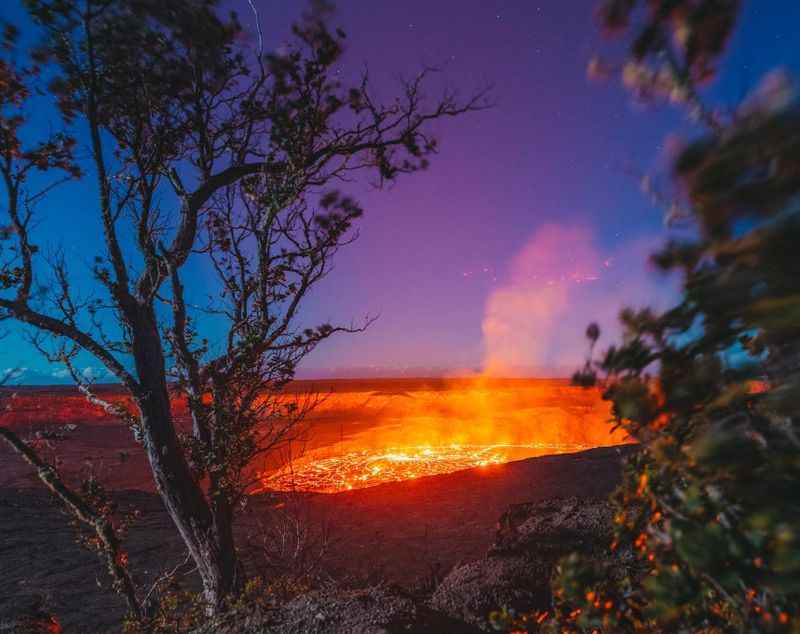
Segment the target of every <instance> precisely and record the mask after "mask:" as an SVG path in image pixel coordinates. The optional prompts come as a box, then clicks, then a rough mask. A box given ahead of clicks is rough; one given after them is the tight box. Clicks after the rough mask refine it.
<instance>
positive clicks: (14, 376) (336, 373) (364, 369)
mask: <svg viewBox="0 0 800 634" xmlns="http://www.w3.org/2000/svg"><path fill="white" fill-rule="evenodd" d="M574 371H575V368H573V367H560V368H558V367H556V368H546V367H535V366H518V367H512V368H509V369H507V370H505V371H504V372H503V374H502V375H499V374H498V375H497V376H498V378H565V377H569V376H571V375H572V373H573V372H574ZM82 373H83V375H84V376H85V377H86V378H87V379H89V380H90V381H91V382H92V383H95V384H115V383H118V381H116V380H115V377H114V376H112V375H111V374H109V373H108V372H107V371H106V370H105V369H103V368H98V367H96V366H88V367H86V368H84V369H83V370H82ZM5 375H9V380H8V381H7V385H8V386H13V385H28V386H49V385H73V381H72V378H71V377H70V376H69V375H68V374H67V373H66V372H64V371H63V370H61V369H59V368H54V369H53V370H52V371H50V372H48V371H47V370H41V369H31V368H19V369H12V368H6V369H0V379H2V378H3V377H4V376H5ZM480 375H481V370H480V368H478V367H473V368H458V367H443V366H369V365H367V366H348V367H338V368H299V369H298V371H297V374H296V377H295V378H297V379H299V380H319V379H325V380H329V379H402V378H415V379H416V378H419V379H424V378H437V379H438V378H448V377H459V378H469V377H477V376H480Z"/></svg>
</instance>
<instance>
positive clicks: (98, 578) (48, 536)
mask: <svg viewBox="0 0 800 634" xmlns="http://www.w3.org/2000/svg"><path fill="white" fill-rule="evenodd" d="M634 450H635V449H634V448H632V447H630V446H627V447H611V448H602V449H593V450H590V451H586V452H581V453H577V454H567V455H560V456H547V457H543V458H533V459H529V460H522V461H518V462H514V463H508V464H505V465H499V466H497V467H492V468H490V469H475V470H469V471H462V472H458V473H452V474H447V475H442V476H434V477H430V478H421V479H418V480H413V481H406V482H398V483H393V484H386V485H382V486H379V487H373V488H370V489H363V490H359V491H351V492H346V493H339V494H333V495H315V496H310V497H304V498H302V499H292V500H286V499H283V500H281V499H278V498H275V497H268V496H258V497H256V498H254V499H252V500H251V501H250V504H249V505H248V508H247V510H246V511H245V513H244V515H243V519H242V522H241V524H240V527H239V531H240V543H242V544H244V545H245V546H244V549H245V551H246V552H245V558H246V560H247V563H248V567H249V568H250V571H251V572H260V571H264V569H265V567H266V566H267V565H268V564H269V565H276V564H277V565H278V566H281V565H284V566H288V567H294V568H297V567H298V566H309V567H311V566H315V568H314V572H315V573H316V574H318V575H319V576H321V577H322V578H325V579H328V580H329V581H330V584H329V585H328V586H327V589H326V590H319V591H316V592H314V593H310V594H307V595H304V596H302V597H300V598H298V599H295V600H294V601H293V602H291V603H289V604H288V605H287V606H285V607H284V608H283V609H281V610H279V611H272V612H270V613H269V614H268V615H261V616H260V617H258V615H255V616H254V615H248V616H247V619H249V621H248V622H247V623H244V621H241V622H237V623H231V624H229V625H227V626H225V627H228V628H229V629H228V631H230V632H234V631H253V632H257V631H263V629H264V628H265V627H266V626H267V625H266V624H267V623H269V627H270V631H273V630H275V631H279V632H287V633H289V632H342V633H344V632H348V633H349V632H364V633H367V632H394V631H404V632H408V631H416V632H443V631H453V632H458V631H464V632H469V631H476V630H475V628H482V627H486V614H487V613H488V611H489V610H490V609H491V608H494V607H497V606H498V604H506V605H513V606H519V607H536V606H539V605H545V604H546V602H547V601H548V599H549V596H548V594H547V580H548V579H549V571H550V568H551V567H552V563H553V562H554V561H555V560H556V559H557V558H558V556H560V554H562V553H563V552H567V551H569V550H573V549H584V550H586V549H589V550H591V549H592V548H594V547H595V545H596V544H597V543H599V542H601V541H604V540H605V536H606V533H607V526H608V524H607V520H608V510H607V508H606V507H605V505H604V503H603V502H602V500H603V499H604V498H605V497H606V496H607V494H608V493H609V492H610V491H611V490H612V489H613V488H614V486H615V485H616V483H617V482H618V480H619V466H620V462H621V460H622V458H623V457H624V455H626V454H627V453H629V452H631V451H634ZM115 495H116V497H117V498H118V499H119V501H120V503H121V505H122V506H123V507H126V508H133V507H135V508H139V509H141V510H142V517H141V519H140V520H138V521H137V522H136V523H135V524H134V526H133V527H132V529H131V531H130V535H129V537H128V541H127V548H128V551H129V554H130V561H131V563H132V565H133V567H134V568H135V569H136V570H137V571H140V572H139V580H140V582H141V583H142V585H146V584H148V583H149V582H151V581H152V579H153V577H154V576H155V575H156V574H157V573H158V572H160V571H162V570H164V569H165V568H170V567H174V566H176V565H178V564H180V563H181V562H182V561H183V560H184V553H183V551H182V549H181V546H180V543H179V541H178V540H177V539H176V536H175V534H174V531H173V530H172V528H171V526H170V524H169V520H168V518H167V516H166V514H165V513H164V511H163V509H162V507H161V504H160V502H159V501H158V499H157V498H156V497H155V496H153V495H151V494H149V493H144V492H135V491H120V492H117V493H116V494H115ZM287 509H288V510H287ZM276 517H278V518H279V521H277V523H276V521H275V519H274V518H276ZM270 518H272V519H270ZM498 518H501V519H500V521H499V523H498ZM298 526H301V527H303V531H305V532H303V537H302V538H303V539H305V540H306V542H307V545H308V546H309V547H308V548H307V549H306V550H307V551H311V552H310V554H309V553H308V552H307V558H306V559H304V560H302V561H301V560H297V559H291V557H289V558H288V559H287V556H288V553H287V552H285V551H286V550H287V549H286V548H284V549H283V551H282V550H281V549H280V548H276V546H275V544H276V543H277V542H278V541H280V540H278V539H276V537H277V536H279V535H286V534H287V533H288V532H292V531H294V534H298V532H297V527H298ZM498 527H499V528H498ZM290 546H291V543H290ZM289 549H291V548H289ZM317 564H321V567H316V565H317ZM309 569H310V568H309ZM0 571H1V572H0V632H3V631H5V630H4V629H3V628H4V627H5V629H6V630H9V628H10V627H11V625H10V624H11V623H12V622H13V621H14V620H16V619H17V618H18V617H19V615H20V614H36V613H37V611H38V612H41V613H45V612H48V613H53V614H56V615H57V616H58V618H59V621H60V623H61V624H62V626H63V630H64V631H65V632H95V631H98V632H106V631H113V630H114V629H115V627H116V625H117V624H118V623H119V620H120V617H121V615H122V612H123V609H122V604H121V602H120V601H119V599H118V598H117V597H115V596H114V595H112V594H110V593H109V592H108V591H107V590H106V589H104V588H105V587H106V586H107V585H108V580H107V579H106V577H105V573H104V571H103V570H102V567H101V565H100V563H99V562H98V560H97V558H96V556H95V555H93V554H92V553H90V552H87V551H85V550H84V549H83V548H82V547H80V546H79V545H77V544H76V543H75V540H74V530H73V529H72V528H70V527H69V526H68V525H66V524H65V518H64V516H63V515H62V514H61V512H60V511H59V509H58V508H57V507H56V506H55V505H54V504H53V503H52V502H51V501H50V499H49V497H48V496H47V495H46V493H45V492H44V491H41V490H38V489H27V490H20V489H10V488H6V489H0ZM277 572H280V570H279V569H278V570H277ZM187 582H188V583H189V584H190V585H191V583H193V582H192V578H191V574H189V575H188V576H187ZM354 587H361V588H367V589H366V590H350V589H349V590H342V589H341V588H354ZM428 599H429V600H428ZM256 617H258V618H256ZM231 618H233V617H231ZM243 618H244V617H243ZM254 619H255V620H254ZM222 627H223V625H222V624H219V627H218V628H217V631H224V630H222V629H220V628H222ZM12 631H13V630H12Z"/></svg>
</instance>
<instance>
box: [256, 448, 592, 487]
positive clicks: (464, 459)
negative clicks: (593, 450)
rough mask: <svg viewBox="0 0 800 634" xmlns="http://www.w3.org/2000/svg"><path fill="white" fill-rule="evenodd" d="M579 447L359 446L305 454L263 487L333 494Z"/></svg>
mask: <svg viewBox="0 0 800 634" xmlns="http://www.w3.org/2000/svg"><path fill="white" fill-rule="evenodd" d="M585 448H586V447H584V446H583V445H564V444H544V443H541V444H531V445H503V444H500V445H458V444H453V445H445V446H438V447H433V446H416V447H401V448H394V447H393V448H386V449H382V450H379V449H376V450H362V451H352V452H349V453H343V454H341V455H337V456H331V457H325V458H313V457H311V456H305V457H304V458H303V459H301V460H296V461H294V462H292V463H291V464H290V465H289V466H288V467H286V468H285V469H282V470H281V471H278V472H277V473H273V474H270V475H262V477H261V482H262V485H263V489H262V490H266V489H271V490H278V491H289V490H299V491H317V492H322V493H334V492H337V491H347V490H350V489H363V488H366V487H371V486H375V485H378V484H384V483H386V482H396V481H399V480H411V479H414V478H419V477H422V476H431V475H439V474H442V473H451V472H453V471H460V470H462V469H472V468H475V467H487V466H489V465H497V464H502V463H504V462H509V461H510V460H515V459H519V458H523V457H528V456H533V455H542V454H544V453H550V454H553V453H564V452H567V451H580V450H582V449H585Z"/></svg>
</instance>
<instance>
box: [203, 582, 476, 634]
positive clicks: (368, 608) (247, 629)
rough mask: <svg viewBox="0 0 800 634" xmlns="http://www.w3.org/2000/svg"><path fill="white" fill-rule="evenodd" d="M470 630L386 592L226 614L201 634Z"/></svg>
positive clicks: (315, 596) (321, 596)
mask: <svg viewBox="0 0 800 634" xmlns="http://www.w3.org/2000/svg"><path fill="white" fill-rule="evenodd" d="M475 631H476V630H475V628H474V627H471V626H469V625H466V624H464V623H460V622H458V621H455V620H454V619H452V618H450V617H448V616H446V615H444V614H441V613H438V612H436V611H434V610H432V609H430V608H429V607H427V606H424V605H421V604H420V603H418V602H417V601H415V600H414V599H412V598H411V597H409V596H407V595H405V594H403V593H402V592H400V591H398V590H395V589H392V588H387V587H380V586H376V587H372V588H367V589H366V590H350V591H342V590H325V591H316V592H311V593H309V594H305V595H303V596H300V597H298V598H297V599H295V600H293V601H291V602H289V603H287V604H286V605H284V606H281V607H279V608H276V609H274V610H271V611H269V612H253V611H250V610H245V611H244V612H241V613H239V614H230V615H226V616H225V617H224V619H223V620H221V621H217V622H215V623H212V624H210V625H209V626H208V627H206V628H204V629H203V630H202V631H201V632H202V634H211V632H214V634H255V633H260V632H270V633H275V634H323V633H324V634H395V633H396V634H400V633H409V634H439V633H440V632H453V633H455V634H459V633H463V634H471V633H472V632H475Z"/></svg>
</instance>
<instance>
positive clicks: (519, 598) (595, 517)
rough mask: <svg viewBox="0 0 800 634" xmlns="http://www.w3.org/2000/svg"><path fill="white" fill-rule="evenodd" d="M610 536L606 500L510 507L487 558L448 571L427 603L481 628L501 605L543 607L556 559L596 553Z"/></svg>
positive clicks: (567, 500)
mask: <svg viewBox="0 0 800 634" xmlns="http://www.w3.org/2000/svg"><path fill="white" fill-rule="evenodd" d="M610 535H611V507H610V505H609V503H608V502H607V501H606V500H605V499H586V498H577V497H571V498H554V499H549V500H544V501H541V502H533V503H530V504H517V505H514V506H512V507H511V508H509V510H508V511H507V512H506V513H505V514H504V515H503V516H502V517H501V519H500V522H499V526H498V532H497V537H496V539H495V543H494V544H493V545H492V546H491V547H490V549H489V552H488V554H487V556H486V557H485V558H484V559H480V560H478V561H475V562H472V563H469V564H466V565H463V566H459V567H457V568H455V569H453V570H452V571H451V572H450V574H448V575H447V577H445V579H444V580H443V581H442V583H441V584H440V585H439V587H438V588H437V589H436V591H435V592H434V594H433V597H432V599H431V605H432V606H433V607H434V608H436V609H438V610H441V611H442V612H444V613H445V614H448V615H450V616H452V617H453V618H458V619H462V620H464V621H466V622H468V623H471V624H474V625H477V626H479V627H481V628H482V629H489V621H488V616H489V613H490V612H492V611H493V610H497V609H499V608H501V607H506V608H513V609H515V610H538V609H547V608H548V607H549V606H550V578H551V576H552V573H553V569H554V567H555V565H556V563H557V562H558V560H559V559H560V558H561V557H563V556H565V555H567V554H569V553H571V552H576V551H577V552H581V553H585V554H587V555H598V554H600V553H601V552H602V551H603V550H604V549H605V548H607V546H608V544H609V541H610Z"/></svg>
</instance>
